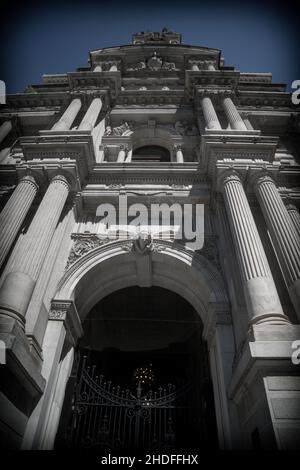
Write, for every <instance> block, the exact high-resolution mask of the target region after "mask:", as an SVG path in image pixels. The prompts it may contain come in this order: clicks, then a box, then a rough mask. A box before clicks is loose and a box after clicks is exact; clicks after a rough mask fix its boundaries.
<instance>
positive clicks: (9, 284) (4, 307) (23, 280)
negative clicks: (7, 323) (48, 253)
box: [0, 272, 35, 330]
mask: <svg viewBox="0 0 300 470" xmlns="http://www.w3.org/2000/svg"><path fill="white" fill-rule="evenodd" d="M34 286H35V282H34V281H33V280H32V279H31V278H30V277H29V276H28V275H27V274H24V273H22V272H12V273H8V274H7V276H6V278H5V279H4V282H3V284H2V286H1V289H0V315H1V317H7V318H13V319H14V320H15V321H17V322H18V323H19V325H20V327H21V328H22V329H23V330H24V328H25V313H26V310H27V307H28V304H29V301H30V298H31V295H32V292H33V289H34Z"/></svg>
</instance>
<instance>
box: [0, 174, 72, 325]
mask: <svg viewBox="0 0 300 470" xmlns="http://www.w3.org/2000/svg"><path fill="white" fill-rule="evenodd" d="M69 189H70V187H69V184H68V182H67V180H66V178H65V177H64V176H55V177H54V178H53V179H52V181H51V183H50V185H49V187H48V189H47V191H46V193H45V195H44V197H43V200H42V202H41V204H40V206H39V208H38V210H37V212H36V214H35V216H34V218H33V220H32V222H31V224H30V227H29V229H28V232H27V233H26V235H25V236H24V238H23V239H22V242H21V243H20V245H19V247H18V256H16V257H15V259H14V263H13V264H12V266H11V269H10V272H9V273H8V274H7V275H6V277H5V279H4V281H3V284H2V286H1V289H0V317H2V318H3V317H9V318H13V319H14V320H17V321H18V322H19V324H20V325H21V326H22V327H23V328H24V323H25V320H24V315H25V313H26V310H27V306H28V304H29V301H30V299H31V295H32V292H33V289H34V286H35V283H36V281H37V278H38V275H39V272H40V269H41V267H42V264H43V261H44V259H45V256H46V254H47V250H48V248H49V245H50V242H51V239H52V235H53V233H54V230H55V227H56V225H57V222H58V220H59V217H60V214H61V212H62V209H63V207H64V204H65V201H66V199H67V196H68V193H69Z"/></svg>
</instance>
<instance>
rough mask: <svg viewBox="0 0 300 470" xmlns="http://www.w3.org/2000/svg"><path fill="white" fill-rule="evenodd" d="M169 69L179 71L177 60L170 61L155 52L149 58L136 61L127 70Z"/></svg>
mask: <svg viewBox="0 0 300 470" xmlns="http://www.w3.org/2000/svg"><path fill="white" fill-rule="evenodd" d="M144 69H148V70H153V71H156V70H168V71H172V70H174V71H177V70H179V69H178V68H176V65H175V62H169V61H167V60H166V59H163V58H162V57H160V56H158V55H157V52H154V53H153V55H152V56H151V57H150V58H148V59H144V60H141V61H139V62H136V63H135V64H132V65H131V66H130V67H128V68H127V72H133V71H136V70H144Z"/></svg>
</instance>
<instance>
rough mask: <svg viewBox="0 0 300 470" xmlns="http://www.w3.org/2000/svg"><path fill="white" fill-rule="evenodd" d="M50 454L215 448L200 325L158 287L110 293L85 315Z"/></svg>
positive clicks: (180, 301) (179, 299) (183, 305)
mask: <svg viewBox="0 0 300 470" xmlns="http://www.w3.org/2000/svg"><path fill="white" fill-rule="evenodd" d="M83 328H84V335H83V337H82V338H81V340H80V341H79V344H78V347H77V356H76V358H77V360H76V361H75V364H74V367H73V372H72V374H71V377H70V379H69V383H68V385H67V391H66V397H65V402H64V407H63V412H62V418H61V421H60V428H59V431H58V435H57V439H56V447H57V448H65V447H69V448H70V447H71V448H72V447H73V448H84V449H94V450H98V451H112V452H113V453H117V452H120V453H124V452H139V451H140V452H168V451H170V452H173V453H174V452H179V451H183V450H185V451H192V450H195V451H196V450H197V451H198V450H200V449H201V448H202V449H204V448H208V447H209V448H216V447H217V432H216V420H215V411H214V402H213V390H212V384H211V378H210V372H209V363H208V354H207V347H206V344H205V342H204V341H203V339H202V334H203V325H202V322H201V320H200V318H199V315H198V314H197V313H196V311H195V309H194V308H193V307H192V305H191V304H190V303H188V302H187V301H186V300H185V299H184V298H182V297H181V296H179V295H178V294H176V293H174V292H171V291H170V290H167V289H164V288H161V287H150V288H141V287H137V286H133V287H128V288H124V289H120V290H117V291H115V292H113V293H112V294H110V295H108V296H106V297H105V298H103V299H102V300H101V301H100V302H98V303H97V304H96V305H95V306H94V307H93V308H92V309H91V311H90V312H89V314H88V315H87V317H86V319H85V321H84V324H83Z"/></svg>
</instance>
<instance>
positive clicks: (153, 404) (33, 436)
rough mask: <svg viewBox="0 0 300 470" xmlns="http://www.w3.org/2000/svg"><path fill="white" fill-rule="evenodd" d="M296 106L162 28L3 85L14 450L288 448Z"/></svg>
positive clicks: (297, 304)
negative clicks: (19, 86) (8, 89)
mask: <svg viewBox="0 0 300 470" xmlns="http://www.w3.org/2000/svg"><path fill="white" fill-rule="evenodd" d="M299 117H300V112H299V107H297V106H296V105H294V104H293V103H292V99H291V94H290V93H287V92H286V91H285V86H284V85H281V84H274V83H272V76H271V74H269V73H241V72H240V71H238V70H237V69H236V68H234V67H231V66H226V65H225V62H224V59H223V57H222V56H221V52H220V50H217V49H211V48H207V47H201V46H191V45H184V44H183V43H182V41H181V35H180V34H177V33H174V32H172V31H169V30H166V29H164V30H163V31H162V32H153V33H150V32H147V33H145V32H140V33H137V34H134V35H133V40H132V44H130V45H124V46H118V47H108V48H103V49H98V50H93V51H91V52H90V54H89V63H88V67H85V68H79V69H77V70H76V71H75V72H71V73H65V74H54V75H43V81H42V84H39V85H30V86H28V87H27V88H26V90H25V91H24V93H18V94H15V95H8V96H7V97H6V103H5V104H4V105H2V106H1V113H0V119H1V121H0V138H1V153H0V184H1V186H0V188H1V213H0V263H1V281H0V283H1V284H0V340H1V360H2V364H1V365H0V373H1V384H0V389H1V390H0V432H1V442H2V446H3V447H5V448H15V449H53V448H60V449H72V448H91V449H98V450H99V451H101V452H103V453H104V454H105V452H108V450H109V451H110V452H112V453H114V452H115V453H116V454H117V452H119V451H120V452H125V451H129V452H132V453H134V452H136V451H144V450H145V451H166V450H172V452H173V453H174V451H177V453H179V450H184V449H187V450H191V449H193V450H195V449H196V450H198V449H201V448H205V447H207V446H211V447H213V448H216V449H218V448H219V449H257V448H262V449H293V448H296V446H297V445H298V444H297V443H298V442H299V436H300V374H299V364H298V363H299V358H300V351H299V350H300V325H299V321H300V238H299V234H300V216H299V204H300V187H299V174H300V170H299V162H300V150H299V149H300V145H299V144H300V135H299V132H300V120H299Z"/></svg>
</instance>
